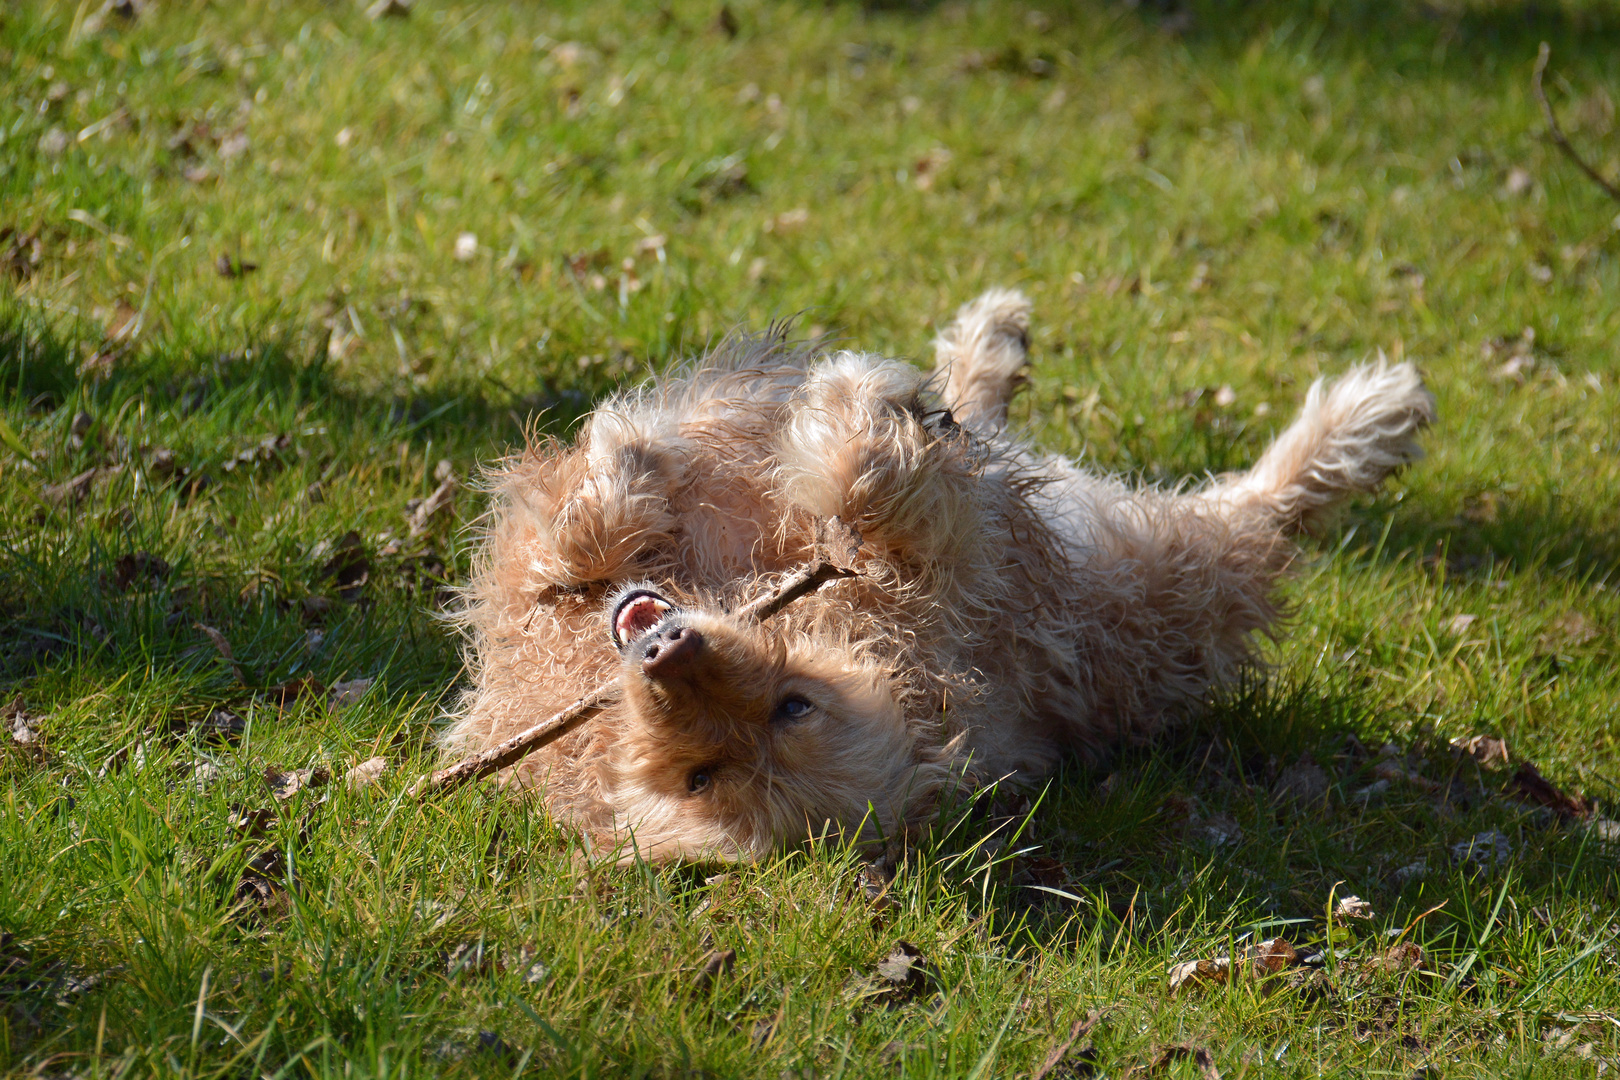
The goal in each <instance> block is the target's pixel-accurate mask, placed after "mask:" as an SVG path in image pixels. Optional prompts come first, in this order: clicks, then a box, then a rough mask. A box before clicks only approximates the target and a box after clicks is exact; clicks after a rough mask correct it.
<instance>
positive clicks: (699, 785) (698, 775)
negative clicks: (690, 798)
mask: <svg viewBox="0 0 1620 1080" xmlns="http://www.w3.org/2000/svg"><path fill="white" fill-rule="evenodd" d="M713 786H714V777H712V776H710V775H709V770H708V769H699V770H697V771H696V772H694V773H693V774H692V775H691V776H689V777H687V779H686V790H687V791H690V792H691V793H692V794H693V795H701V794H703V793H704V792H705V791H708V790H709V788H711V787H713Z"/></svg>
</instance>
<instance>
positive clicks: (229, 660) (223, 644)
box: [192, 622, 247, 686]
mask: <svg viewBox="0 0 1620 1080" xmlns="http://www.w3.org/2000/svg"><path fill="white" fill-rule="evenodd" d="M192 626H193V627H194V628H195V629H197V630H201V631H202V632H203V636H204V637H206V638H207V639H208V642H209V644H211V645H213V647H214V651H215V652H217V653H219V655H220V658H221V659H223V660H224V661H225V665H226V666H227V667H229V668H230V669H231V673H232V674H233V675H235V676H236V681H237V682H239V683H241V684H242V685H243V686H246V685H247V679H246V678H245V677H244V676H243V675H242V668H241V667H240V666H239V665H238V664H237V662H236V654H235V653H233V652H232V651H231V643H230V642H229V641H226V640H225V635H224V634H222V633H220V632H219V631H218V630H216V629H214V628H213V627H212V626H209V625H208V624H207V623H200V622H199V623H193V624H192Z"/></svg>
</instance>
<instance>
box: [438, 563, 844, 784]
mask: <svg viewBox="0 0 1620 1080" xmlns="http://www.w3.org/2000/svg"><path fill="white" fill-rule="evenodd" d="M856 574H857V571H854V570H850V569H848V568H846V567H841V566H835V565H834V564H833V563H830V562H827V561H826V560H820V561H817V562H814V563H812V564H810V565H809V566H806V567H804V568H803V569H800V570H797V571H795V572H794V573H792V574H789V575H788V576H787V577H785V578H783V579H782V581H781V582H780V583H779V584H778V585H777V586H776V588H774V589H772V590H771V591H770V592H768V593H766V594H765V595H764V596H761V597H760V598H759V599H757V600H752V601H750V602H749V603H747V604H745V605H744V606H743V607H742V608H740V609H739V610H738V612H737V615H738V617H739V618H743V619H749V620H751V621H753V622H764V621H765V620H766V619H768V618H770V617H771V616H772V615H775V614H776V613H777V612H778V611H781V610H782V609H783V608H785V607H787V606H788V605H789V604H791V603H793V601H795V600H797V599H799V598H800V597H803V596H808V595H809V594H810V593H813V592H815V591H816V590H817V589H819V588H821V586H822V585H824V584H826V583H827V582H829V581H832V580H834V579H835V578H847V577H855V576H856ZM621 689H622V685H621V683H620V680H619V679H618V678H613V679H610V680H609V681H607V682H605V683H603V684H602V685H601V686H598V687H597V688H596V689H594V690H592V691H591V692H590V693H588V694H586V695H585V696H584V697H582V698H580V699H579V700H578V701H576V702H574V703H573V704H572V705H570V706H568V708H566V709H564V710H562V711H561V712H559V713H557V714H555V715H554V716H552V717H550V718H549V719H547V720H545V721H542V722H541V723H538V724H536V725H534V727H532V728H529V729H527V730H525V731H520V732H518V734H516V735H514V736H512V737H511V738H510V739H507V740H506V741H505V742H503V743H501V744H499V745H497V746H492V747H490V748H489V749H488V750H485V751H483V752H482V753H479V754H474V755H473V756H472V757H470V758H464V759H462V760H461V761H458V762H456V763H455V764H454V765H450V766H447V767H446V768H443V769H440V770H439V771H438V772H435V773H433V774H432V775H430V776H424V777H422V778H421V779H420V780H418V781H417V782H416V784H415V785H414V786H412V788H411V792H410V793H411V796H412V797H413V798H417V799H424V798H428V797H430V796H433V795H439V794H442V793H444V792H446V791H450V790H452V789H454V788H458V787H460V786H461V785H462V784H465V783H467V782H469V781H472V780H481V779H483V778H484V777H486V776H489V775H490V774H491V773H496V772H500V771H501V770H502V769H504V768H506V767H507V766H508V765H515V764H516V763H517V762H519V761H522V760H523V759H524V758H525V757H527V756H528V755H529V754H532V753H533V752H534V751H536V750H538V749H540V748H541V747H542V746H545V745H547V744H549V743H553V742H556V741H557V740H558V739H560V738H562V737H563V736H564V735H567V734H568V733H569V732H570V731H573V730H574V729H575V728H577V727H579V726H580V725H581V724H583V723H584V722H585V721H587V720H589V719H590V718H591V717H593V716H595V715H596V714H597V713H598V712H600V711H601V709H602V707H603V706H604V705H608V704H611V703H612V702H613V700H614V699H615V698H616V697H617V696H618V695H619V691H620V690H621Z"/></svg>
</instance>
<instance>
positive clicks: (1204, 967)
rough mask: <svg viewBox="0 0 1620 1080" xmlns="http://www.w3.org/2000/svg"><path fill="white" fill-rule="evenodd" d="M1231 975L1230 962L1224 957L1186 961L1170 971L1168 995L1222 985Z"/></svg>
mask: <svg viewBox="0 0 1620 1080" xmlns="http://www.w3.org/2000/svg"><path fill="white" fill-rule="evenodd" d="M1231 974H1232V961H1231V960H1230V959H1229V958H1227V957H1225V956H1217V957H1216V958H1215V959H1213V960H1188V961H1187V962H1186V963H1184V964H1177V965H1175V966H1174V967H1172V968H1171V969H1170V993H1172V994H1175V993H1179V992H1180V991H1182V990H1192V989H1196V988H1197V987H1200V986H1205V985H1209V984H1212V983H1223V982H1225V981H1226V980H1227V979H1228V978H1230V977H1231Z"/></svg>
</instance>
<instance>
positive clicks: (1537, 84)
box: [1530, 41, 1620, 202]
mask: <svg viewBox="0 0 1620 1080" xmlns="http://www.w3.org/2000/svg"><path fill="white" fill-rule="evenodd" d="M1551 56H1552V47H1551V46H1550V45H1548V44H1547V43H1546V42H1545V41H1543V42H1542V43H1541V52H1540V53H1538V54H1537V55H1536V70H1535V74H1534V75H1532V76H1531V78H1530V85H1531V88H1532V89H1534V90H1535V92H1536V100H1537V101H1539V102H1540V103H1541V116H1542V118H1543V119H1544V120H1546V121H1547V135H1548V136H1549V137H1550V138H1551V139H1552V141H1553V145H1554V146H1556V147H1558V149H1560V150H1562V151H1563V152H1564V156H1565V157H1567V158H1569V160H1571V161H1573V162H1574V163H1575V167H1576V168H1578V169H1580V170H1581V172H1583V173H1585V174H1586V175H1587V176H1589V177H1590V178H1591V179H1592V182H1593V183H1594V184H1596V185H1597V186H1598V187H1600V188H1602V189H1603V191H1604V194H1606V195H1608V196H1609V198H1611V199H1613V200H1614V201H1615V202H1620V188H1617V187H1615V186H1614V185H1613V184H1611V183H1609V182H1608V181H1607V180H1605V179H1604V178H1603V174H1602V173H1600V172H1598V171H1597V170H1596V169H1594V168H1592V166H1590V165H1588V164H1587V163H1586V161H1585V160H1584V159H1583V158H1582V157H1581V155H1580V154H1578V153H1577V152H1576V151H1575V147H1573V146H1571V145H1570V142H1569V139H1568V138H1566V137H1565V135H1564V129H1563V128H1561V127H1559V126H1558V117H1557V116H1556V115H1554V114H1553V109H1552V103H1551V102H1549V101H1548V100H1547V91H1545V90H1543V89H1542V88H1541V77H1542V76H1543V75H1544V74H1546V72H1547V60H1548V58H1549V57H1551Z"/></svg>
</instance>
